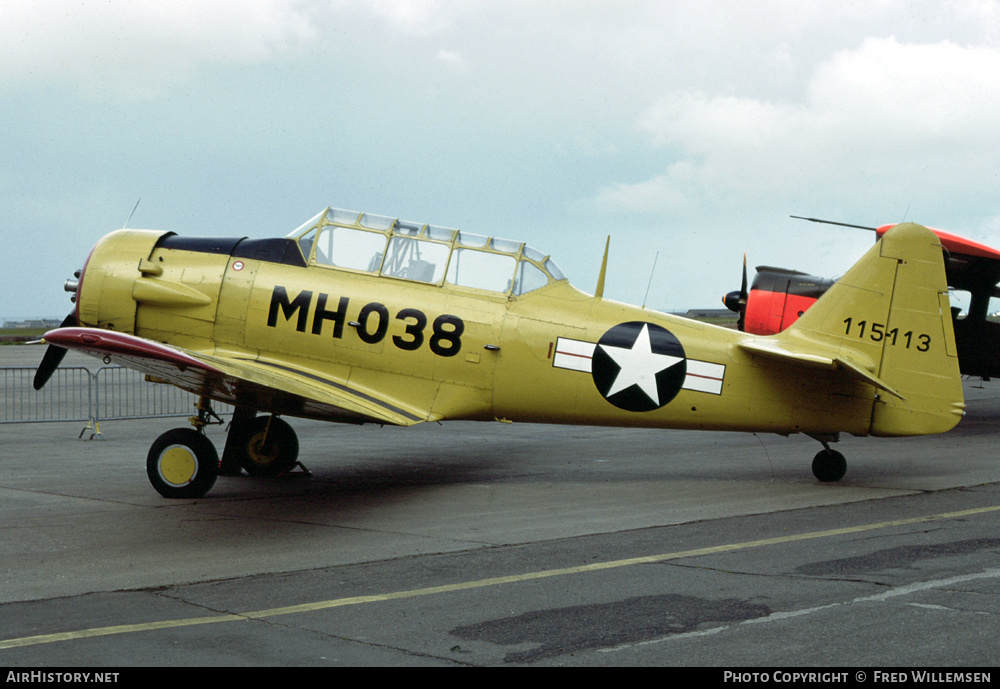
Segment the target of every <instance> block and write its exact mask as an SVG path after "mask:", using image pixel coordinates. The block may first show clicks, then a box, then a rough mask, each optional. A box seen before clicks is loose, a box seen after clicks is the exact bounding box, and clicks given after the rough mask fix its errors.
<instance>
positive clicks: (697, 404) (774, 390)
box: [77, 212, 875, 435]
mask: <svg viewBox="0 0 1000 689" xmlns="http://www.w3.org/2000/svg"><path fill="white" fill-rule="evenodd" d="M316 220H317V222H316V223H314V224H313V225H312V226H309V225H308V224H307V225H306V226H303V228H301V230H300V231H298V232H297V233H293V235H290V236H289V237H286V238H278V239H269V240H247V239H242V240H241V239H237V238H233V239H197V238H196V239H188V238H182V237H179V236H177V235H172V234H169V233H163V232H156V231H143V230H122V231H119V232H115V233H112V234H110V235H108V236H106V237H105V238H104V239H102V240H101V241H100V242H99V243H98V244H97V246H95V248H94V250H93V252H92V253H91V256H90V258H89V259H88V262H87V265H86V268H85V270H84V273H83V275H82V277H81V281H80V286H79V291H78V304H77V306H78V320H79V322H80V324H81V325H83V326H90V327H98V328H107V329H112V330H116V331H119V332H124V333H131V334H135V335H137V336H139V337H143V338H148V339H150V340H155V341H158V342H162V343H166V344H169V345H173V346H176V347H181V348H184V349H187V350H191V351H193V352H201V353H204V354H210V355H216V356H225V357H231V358H234V359H240V360H248V361H254V362H259V363H262V364H265V365H268V366H273V367H275V368H280V369H282V370H294V371H298V372H302V373H304V374H306V375H310V376H315V377H317V378H318V379H323V380H327V381H331V382H335V383H336V384H339V385H344V386H349V387H350V388H351V389H352V390H358V391H361V392H362V393H366V394H371V395H372V396H377V397H379V398H380V399H386V398H387V399H390V400H392V399H399V400H405V401H406V402H407V404H409V405H412V406H416V407H419V408H421V409H426V410H427V412H428V413H427V416H426V420H439V419H475V420H493V419H500V420H510V421H523V422H545V423H565V424H595V425H627V426H645V427H671V428H692V429H725V430H744V431H773V432H779V433H789V432H797V431H798V432H808V433H814V434H818V433H835V432H840V431H844V432H849V433H853V434H857V435H864V434H866V433H867V432H868V429H869V423H870V420H871V415H872V405H873V403H874V399H875V398H874V394H873V391H872V389H871V388H870V387H869V386H864V385H859V384H857V383H856V382H853V381H851V380H848V379H844V378H843V377H838V376H835V375H832V374H831V373H830V372H828V371H822V370H816V371H812V372H807V373H805V374H802V375H796V376H794V377H789V376H787V375H786V374H785V372H784V370H783V369H782V368H781V367H780V365H779V364H778V363H776V362H774V361H772V360H769V359H766V358H760V357H754V356H752V355H751V354H748V353H747V352H746V351H744V350H741V349H740V348H738V347H737V346H736V345H737V343H738V342H739V341H741V339H745V338H753V337H754V336H753V335H746V334H744V333H738V332H736V331H732V330H729V329H725V328H720V327H715V326H712V325H708V324H704V323H700V322H695V321H691V320H687V319H683V318H679V317H675V316H671V315H668V314H663V313H658V312H655V311H650V310H647V309H643V308H638V307H634V306H629V305H626V304H622V303H618V302H615V301H612V300H608V299H603V298H597V297H594V296H591V295H589V294H586V293H584V292H582V291H580V290H578V289H576V288H575V287H573V286H572V285H571V284H570V283H569V282H568V280H566V279H565V278H564V277H562V275H561V273H560V272H559V271H558V269H557V268H556V267H555V266H554V264H552V263H551V260H550V259H548V257H547V256H544V255H541V254H540V252H535V251H534V250H531V249H530V247H526V246H524V245H520V244H517V243H506V244H504V243H503V242H504V241H505V240H498V241H494V240H492V239H491V238H477V239H475V240H473V239H471V238H469V236H466V237H464V238H463V236H462V233H457V232H454V231H449V230H437V229H436V228H428V227H426V226H424V227H423V228H418V229H417V230H416V231H411V232H410V233H406V234H402V235H401V234H400V233H399V231H398V224H397V225H396V226H391V227H389V226H382V227H381V229H380V228H379V227H368V226H366V225H365V224H364V221H363V218H362V220H360V221H357V222H353V223H349V222H345V221H343V220H339V221H338V219H337V216H335V215H331V214H330V213H329V212H328V213H327V215H326V216H324V218H319V219H316ZM371 224H372V225H378V223H377V222H373V223H371ZM340 230H352V231H353V232H354V233H355V234H356V235H357V236H356V237H354V238H353V239H351V241H352V242H353V244H348V242H347V239H346V238H337V241H338V242H339V244H338V243H335V241H334V236H333V234H332V233H333V232H334V231H340ZM326 232H330V233H331V234H330V237H329V243H327V244H324V241H325V240H324V237H325V236H326V234H325V233H326ZM449 233H451V234H449ZM369 235H371V236H369ZM402 239H405V240H406V243H403V244H399V245H396V246H395V248H394V243H396V242H398V241H399V240H402ZM483 239H485V242H483V241H482V240H483ZM369 240H375V244H377V246H376V249H375V250H374V251H373V250H371V248H370V246H369V244H367V243H366V242H369ZM425 240H426V241H425ZM418 241H420V242H424V244H422V245H419V246H418V245H417V244H416V242H418ZM338 247H354V248H352V249H351V251H357V252H358V253H359V255H360V253H361V250H359V249H357V247H364V257H363V258H364V260H358V261H355V262H354V263H353V264H350V265H344V264H343V263H342V262H340V261H339V259H337V258H336V257H337V255H338V253H337V252H338V251H340V250H341V249H339V248H338ZM404 249H405V252H406V254H405V255H404ZM343 250H344V251H347V249H343ZM369 254H370V256H369ZM459 261H463V262H464V263H463V264H462V265H464V266H465V268H459V267H456V266H458V265H459ZM345 262H346V261H345ZM348 263H349V262H348ZM503 270H507V271H508V273H507V275H508V276H509V277H507V278H504V277H503ZM491 271H493V272H491ZM494 272H495V274H494ZM497 276H499V277H497ZM223 401H235V402H237V403H239V400H238V399H235V398H234V399H226V400H223ZM264 411H269V410H267V409H264ZM272 411H273V410H272ZM276 411H281V412H284V413H288V410H276Z"/></svg>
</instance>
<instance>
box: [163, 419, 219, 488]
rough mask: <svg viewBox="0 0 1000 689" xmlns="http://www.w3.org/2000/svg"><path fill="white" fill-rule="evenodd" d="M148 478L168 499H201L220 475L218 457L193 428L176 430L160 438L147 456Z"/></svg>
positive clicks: (206, 439) (210, 442) (208, 441)
mask: <svg viewBox="0 0 1000 689" xmlns="http://www.w3.org/2000/svg"><path fill="white" fill-rule="evenodd" d="M146 474H147V475H148V476H149V482H150V483H152V484H153V488H155V489H156V492H157V493H159V494H160V495H162V496H163V497H165V498H200V497H202V496H204V495H205V494H206V493H207V492H208V491H209V490H211V489H212V486H214V485H215V479H216V477H217V476H218V475H219V453H218V452H217V451H216V450H215V445H213V444H212V441H211V440H209V439H208V438H206V437H205V436H204V435H202V434H201V433H199V432H198V431H196V430H195V429H193V428H175V429H173V430H171V431H167V432H166V433H164V434H163V435H161V436H160V437H159V438H157V439H156V440H155V441H154V442H153V445H152V447H150V448H149V454H148V455H147V456H146Z"/></svg>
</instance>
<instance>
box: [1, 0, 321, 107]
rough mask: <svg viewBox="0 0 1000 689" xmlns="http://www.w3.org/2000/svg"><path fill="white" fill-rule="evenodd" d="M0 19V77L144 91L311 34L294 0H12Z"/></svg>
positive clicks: (290, 45)
mask: <svg viewBox="0 0 1000 689" xmlns="http://www.w3.org/2000/svg"><path fill="white" fill-rule="evenodd" d="M3 19H4V20H3V22H2V23H0V45H2V46H3V48H0V86H9V85H12V84H24V85H30V86H33V87H36V86H38V85H39V84H45V83H49V84H52V83H57V84H59V85H60V86H63V85H66V84H67V83H71V84H74V85H76V86H78V87H80V88H83V89H84V90H97V91H104V90H107V89H113V90H116V91H120V92H123V93H124V92H129V91H131V92H132V93H134V94H146V95H152V94H155V93H158V92H159V90H160V88H161V87H162V86H164V85H166V84H170V83H174V82H176V81H178V80H182V79H184V78H185V76H186V75H187V74H188V73H189V72H190V71H191V70H194V69H196V68H198V67H199V66H201V65H204V64H226V65H245V64H255V63H260V62H263V61H266V60H270V59H273V58H274V57H275V56H277V55H280V54H283V53H286V52H289V51H292V50H294V48H295V47H296V46H297V45H299V44H302V43H306V42H309V41H311V40H313V39H314V38H315V37H316V35H317V30H316V28H315V26H314V25H313V22H312V19H311V18H310V15H309V14H308V12H307V11H306V10H304V9H303V8H302V7H301V6H300V3H298V2H296V1H295V0H213V1H212V2H204V3H193V2H185V1H183V0H159V1H158V2H131V1H129V0H108V1H106V2H100V3H94V2H90V3H82V2H79V1H77V0H35V1H33V2H25V3H10V4H8V5H7V6H5V8H4V18H3Z"/></svg>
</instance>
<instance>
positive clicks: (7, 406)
mask: <svg viewBox="0 0 1000 689" xmlns="http://www.w3.org/2000/svg"><path fill="white" fill-rule="evenodd" d="M34 378H35V369H34V368H2V367H0V424H2V423H41V422H47V421H85V422H87V426H86V427H85V428H84V429H83V431H81V432H80V437H81V438H82V437H83V434H84V433H86V432H87V431H88V430H91V431H92V434H91V437H92V438H93V437H100V436H101V432H100V422H101V421H107V420H109V419H110V420H119V419H147V418H155V417H167V416H194V415H196V414H197V410H196V409H195V407H194V403H195V402H196V401H197V397H196V396H195V395H193V394H191V393H189V392H185V391H184V390H181V389H180V388H176V387H174V386H173V385H165V384H160V383H149V382H147V381H146V379H145V376H144V375H143V374H141V373H139V372H138V371H133V370H131V369H128V368H124V367H122V366H102V367H100V368H98V369H97V370H96V371H90V370H89V369H87V368H86V367H83V366H63V367H60V368H58V369H56V371H55V373H54V374H53V376H52V378H51V379H50V380H49V382H48V383H46V385H45V387H43V388H42V389H41V390H35V389H34V385H33V381H34ZM212 406H213V410H214V411H215V413H216V414H220V415H221V414H227V413H232V407H231V406H230V405H228V404H219V403H213V405H212Z"/></svg>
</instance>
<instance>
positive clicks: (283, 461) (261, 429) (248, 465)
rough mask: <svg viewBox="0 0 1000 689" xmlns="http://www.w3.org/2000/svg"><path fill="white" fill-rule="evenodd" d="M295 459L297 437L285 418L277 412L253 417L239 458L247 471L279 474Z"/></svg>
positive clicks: (266, 474)
mask: <svg viewBox="0 0 1000 689" xmlns="http://www.w3.org/2000/svg"><path fill="white" fill-rule="evenodd" d="M269 426H270V427H269ZM298 460H299V439H298V437H297V436H296V435H295V430H294V429H293V428H292V427H291V426H290V425H288V422H287V421H285V420H284V419H281V418H278V417H277V416H258V417H257V418H255V419H254V420H253V422H252V423H251V430H250V434H249V438H248V440H247V447H246V452H245V453H243V456H242V458H241V460H240V465H241V466H242V467H243V469H244V470H246V472H247V473H248V474H250V475H251V476H258V477H269V476H280V475H281V474H283V473H285V472H286V471H288V470H290V469H291V468H292V467H294V466H295V463H296V462H297V461H298Z"/></svg>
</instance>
